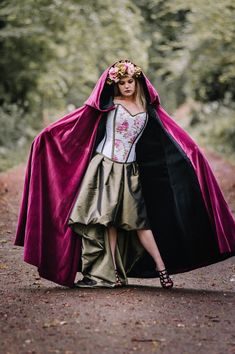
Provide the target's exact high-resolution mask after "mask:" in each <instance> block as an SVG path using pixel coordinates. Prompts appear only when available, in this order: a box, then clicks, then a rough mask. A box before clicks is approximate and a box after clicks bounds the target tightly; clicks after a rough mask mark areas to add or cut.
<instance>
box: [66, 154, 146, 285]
mask: <svg viewBox="0 0 235 354" xmlns="http://www.w3.org/2000/svg"><path fill="white" fill-rule="evenodd" d="M68 225H69V226H70V227H71V228H72V229H73V231H75V232H76V233H77V234H78V235H79V236H81V237H82V274H83V276H85V277H87V278H90V279H93V280H95V281H96V282H97V286H105V287H106V286H107V287H114V286H115V272H114V263H113V258H112V253H111V248H110V243H109V236H108V227H110V226H114V227H115V228H116V229H117V246H116V250H115V261H116V267H117V269H118V272H119V276H120V279H121V281H122V283H123V285H125V284H127V283H128V280H127V276H128V272H129V271H130V270H131V269H132V267H133V266H134V264H135V263H136V262H137V261H138V260H139V259H140V257H141V256H143V254H144V252H145V249H144V248H143V246H142V245H141V243H140V241H139V238H138V235H137V232H136V230H138V229H150V225H149V221H148V217H147V211H146V207H145V203H144V199H143V196H142V189H141V184H140V177H139V167H138V164H137V162H129V163H120V162H116V161H113V160H111V159H109V158H108V157H106V156H104V155H102V154H100V153H96V155H95V156H94V157H93V158H92V160H91V161H90V163H89V165H88V168H87V170H86V173H85V176H84V178H83V180H82V183H81V187H80V189H79V191H78V196H77V198H76V200H75V204H74V206H73V209H72V212H71V214H70V217H69V221H68Z"/></svg>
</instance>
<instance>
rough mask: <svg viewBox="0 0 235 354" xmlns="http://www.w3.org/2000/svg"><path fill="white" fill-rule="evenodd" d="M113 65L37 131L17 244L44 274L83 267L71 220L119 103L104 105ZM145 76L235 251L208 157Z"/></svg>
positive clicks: (226, 249) (218, 229)
mask: <svg viewBox="0 0 235 354" xmlns="http://www.w3.org/2000/svg"><path fill="white" fill-rule="evenodd" d="M108 70H109V68H108V69H107V70H105V72H104V73H103V74H102V75H101V77H100V79H99V80H98V82H97V84H96V86H95V88H94V90H93V92H92V93H91V95H90V97H89V98H88V100H87V101H86V102H85V103H84V105H83V106H82V107H80V108H78V109H76V110H75V111H74V112H72V113H70V114H67V115H66V116H64V117H63V118H61V119H59V120H58V121H56V122H55V123H52V124H50V125H49V126H48V127H46V128H45V129H44V130H43V131H42V132H41V133H40V134H38V135H37V136H36V137H35V139H34V141H33V143H32V146H31V150H30V155H29V159H28V164H27V169H26V175H25V184H24V190H23V197H22V203H21V208H20V213H19V219H18V225H17V232H16V238H15V245H19V246H24V261H25V262H28V263H30V264H32V265H35V266H36V267H38V271H39V274H40V275H41V276H42V277H44V278H46V279H48V280H51V281H54V282H55V283H58V284H61V285H66V286H69V287H72V286H73V284H74V279H75V276H76V272H77V270H78V263H79V260H80V257H81V239H80V237H78V236H77V235H76V234H74V233H73V232H72V230H71V229H70V228H69V227H68V226H67V221H68V217H69V215H70V212H71V209H72V206H73V203H74V201H75V198H76V196H77V193H78V190H79V186H80V184H81V181H82V178H83V176H84V173H85V171H86V168H87V166H88V164H89V161H90V159H91V156H92V151H93V148H94V143H95V139H96V133H97V127H98V125H99V123H100V121H101V118H102V116H103V114H104V112H106V111H109V110H111V109H114V106H113V105H111V106H110V107H109V108H108V109H101V107H100V97H101V93H102V90H103V89H104V85H105V80H106V77H107V73H108ZM144 80H145V84H146V88H147V90H148V94H149V98H150V103H151V104H152V106H153V107H154V109H155V110H156V112H157V115H158V117H159V119H160V120H161V124H162V127H163V129H165V132H166V133H167V134H168V136H169V137H171V138H172V140H174V142H175V143H176V145H177V146H178V147H180V148H181V149H182V151H183V152H184V153H185V155H186V156H187V157H188V159H189V160H190V161H191V165H192V167H193V170H194V173H195V176H196V178H197V180H198V182H199V185H200V190H201V194H202V196H203V200H204V204H205V207H206V210H207V213H208V215H209V218H210V220H211V224H212V226H213V229H214V235H215V238H216V242H217V244H218V249H219V251H220V252H221V254H222V253H224V254H226V257H228V256H231V255H233V254H234V251H235V222H234V219H233V217H232V214H231V212H230V210H229V207H228V205H227V203H226V201H225V199H224V197H223V194H222V192H221V190H220V188H219V185H218V183H217V181H216V179H215V177H214V175H213V172H212V170H211V168H210V166H209V164H208V161H207V160H206V158H205V156H203V154H202V152H201V150H200V149H199V147H198V145H197V144H196V143H195V141H193V139H192V138H191V137H190V136H189V135H188V134H187V132H185V131H184V130H183V129H182V128H181V127H180V126H178V125H177V124H176V122H175V121H174V120H173V119H172V118H171V117H170V116H169V115H168V114H167V113H166V111H165V110H164V109H163V108H162V107H161V105H160V100H159V96H158V93H157V92H156V90H155V88H154V87H153V86H152V84H151V83H150V82H149V80H148V79H147V77H146V76H145V75H144ZM166 213H167V211H166ZM169 222H170V220H169ZM160 251H161V249H160ZM226 257H225V258H226ZM172 272H174V270H173V271H172Z"/></svg>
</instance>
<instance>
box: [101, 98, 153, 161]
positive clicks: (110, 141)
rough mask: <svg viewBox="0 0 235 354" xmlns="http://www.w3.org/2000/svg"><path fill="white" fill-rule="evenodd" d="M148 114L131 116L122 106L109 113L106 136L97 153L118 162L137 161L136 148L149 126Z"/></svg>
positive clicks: (117, 106) (119, 105) (142, 113)
mask: <svg viewBox="0 0 235 354" xmlns="http://www.w3.org/2000/svg"><path fill="white" fill-rule="evenodd" d="M147 119H148V117H147V113H146V112H140V113H137V114H135V115H132V114H130V112H128V110H127V109H126V108H125V107H124V106H122V105H121V104H117V105H116V108H115V109H114V110H112V111H110V112H109V113H108V116H107V122H106V131H105V136H104V138H103V139H102V141H101V142H100V143H99V145H98V146H97V148H96V151H97V152H100V153H102V154H103V155H105V156H107V157H109V158H110V159H111V160H113V161H117V162H123V163H124V162H133V161H135V160H136V153H135V146H136V143H137V141H138V140H139V138H140V136H141V134H142V133H143V131H144V128H145V126H146V124H147Z"/></svg>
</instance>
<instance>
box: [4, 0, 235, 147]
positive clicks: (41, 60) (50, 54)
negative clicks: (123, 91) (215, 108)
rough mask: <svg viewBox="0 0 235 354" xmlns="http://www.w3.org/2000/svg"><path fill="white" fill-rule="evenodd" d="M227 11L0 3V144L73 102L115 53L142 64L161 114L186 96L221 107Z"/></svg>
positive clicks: (234, 74)
mask: <svg viewBox="0 0 235 354" xmlns="http://www.w3.org/2000/svg"><path fill="white" fill-rule="evenodd" d="M234 18H235V5H234V3H233V1H232V0H224V1H223V2H215V1H213V0H207V1H205V0H188V1H183V0H146V1H141V0H119V1H118V2H114V1H112V0H87V1H81V0H67V1H62V0H36V1H35V0H34V1H33V0H3V1H1V2H0V49H1V57H0V71H1V82H0V114H1V116H0V124H1V134H0V147H3V150H1V151H5V150H4V148H7V149H11V148H12V146H13V145H14V146H18V145H17V144H22V141H23V140H22V139H23V137H26V140H27V137H30V136H32V134H33V133H32V132H35V134H36V131H37V129H41V127H42V124H43V123H44V121H45V123H46V124H47V123H49V122H50V121H51V120H53V119H56V117H58V116H56V114H54V112H55V111H57V112H66V107H67V106H68V105H69V104H73V105H74V106H76V107H77V106H80V105H82V104H83V102H84V101H85V100H86V98H87V97H88V96H89V94H90V92H91V90H92V88H93V86H94V84H95V82H96V81H97V79H98V77H99V76H100V74H101V72H102V71H103V70H104V69H105V68H106V67H107V66H108V65H110V64H112V63H114V62H115V61H117V60H119V59H122V58H128V59H130V60H133V61H134V62H136V63H137V64H138V65H140V66H142V67H143V69H144V70H145V71H147V74H148V76H149V77H150V80H151V81H152V82H153V84H154V85H155V87H156V88H157V90H158V91H159V93H160V97H161V102H162V103H163V105H165V106H166V107H167V110H170V111H171V112H172V111H173V110H174V109H175V108H176V107H178V106H179V105H180V104H181V103H183V102H184V101H186V100H187V99H188V98H189V97H191V98H194V99H196V100H198V101H201V102H203V103H207V102H213V101H218V102H219V103H220V105H223V106H225V105H226V106H227V107H228V108H229V107H231V104H232V102H233V101H234V96H235V82H234V81H235V69H234V68H235V41H234V37H235V33H234V32H235V26H234ZM47 112H53V114H51V115H50V116H49V117H48V113H47ZM45 118H46V119H45ZM207 119H208V120H211V119H213V117H212V116H210V115H208V116H207ZM221 119H223V118H222V117H221ZM229 119H232V118H231V114H229V118H228V120H229ZM225 125H226V124H225ZM226 126H227V125H226ZM221 129H222V130H223V128H221ZM226 129H227V128H225V126H224V132H225V131H227V130H226ZM211 134H212V132H211ZM217 137H218V135H217ZM15 144H16V145H15Z"/></svg>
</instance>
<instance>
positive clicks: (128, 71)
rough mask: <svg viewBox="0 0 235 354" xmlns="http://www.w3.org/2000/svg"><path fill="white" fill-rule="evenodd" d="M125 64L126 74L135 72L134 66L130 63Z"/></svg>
mask: <svg viewBox="0 0 235 354" xmlns="http://www.w3.org/2000/svg"><path fill="white" fill-rule="evenodd" d="M126 66H127V74H128V75H130V76H132V75H134V73H135V67H134V65H133V64H132V63H126Z"/></svg>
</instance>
